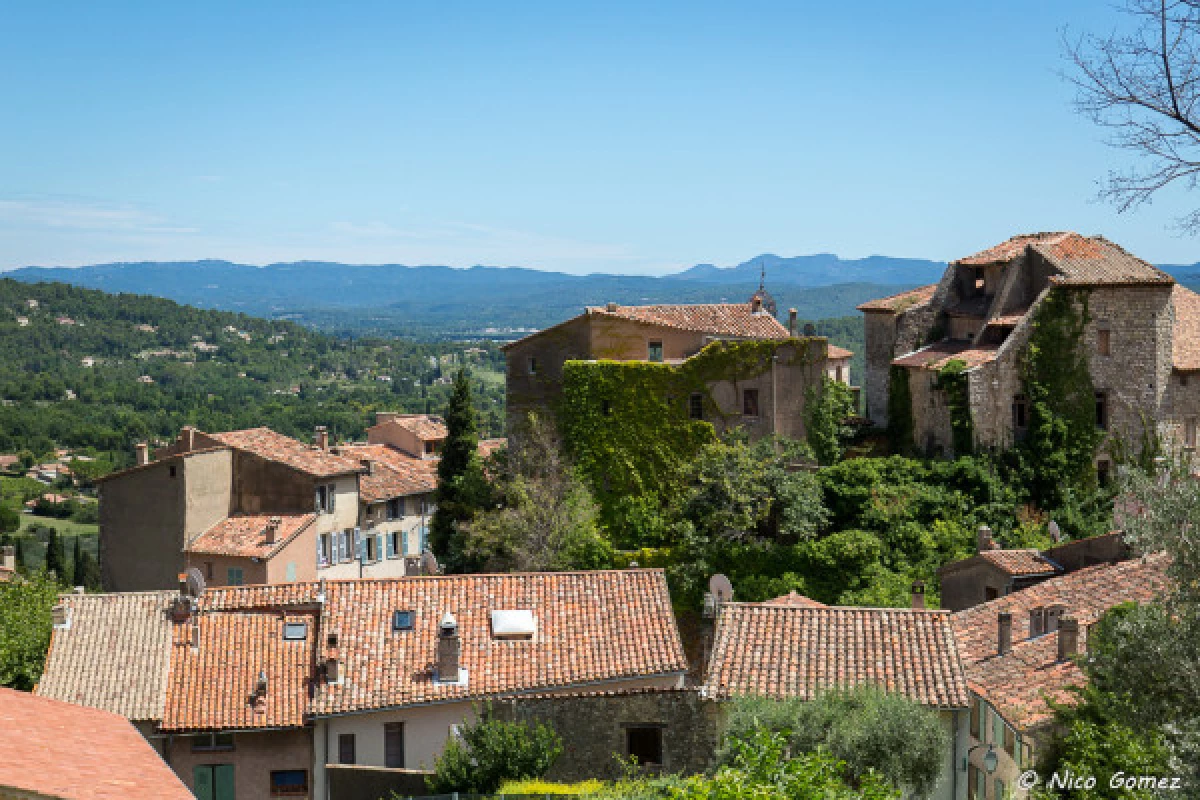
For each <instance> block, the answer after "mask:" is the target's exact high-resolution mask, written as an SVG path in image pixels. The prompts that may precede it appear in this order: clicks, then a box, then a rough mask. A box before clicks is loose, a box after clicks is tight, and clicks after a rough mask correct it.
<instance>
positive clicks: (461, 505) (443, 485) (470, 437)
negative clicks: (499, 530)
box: [429, 369, 489, 572]
mask: <svg viewBox="0 0 1200 800" xmlns="http://www.w3.org/2000/svg"><path fill="white" fill-rule="evenodd" d="M445 419H446V443H445V445H443V447H442V458H441V461H440V462H439V463H438V486H437V491H436V492H434V502H435V503H436V504H437V510H436V511H435V512H434V515H433V520H432V522H431V524H430V529H429V537H430V544H431V545H432V547H433V550H434V552H435V553H436V554H437V556H438V558H439V559H441V560H442V563H443V564H444V565H445V566H446V569H447V570H448V571H451V572H457V571H465V570H466V569H468V568H469V567H470V566H471V564H470V562H469V560H468V559H467V556H466V553H465V548H464V546H463V540H462V536H463V532H462V530H460V526H461V525H462V523H465V522H467V521H469V520H470V519H471V518H472V517H473V516H474V515H475V512H476V511H478V510H479V509H480V508H482V507H483V506H484V505H485V504H487V500H488V495H489V491H488V484H487V480H486V478H485V477H484V474H483V466H482V464H481V463H480V460H479V433H478V430H477V427H476V421H475V408H474V406H473V404H472V402H471V383H470V381H468V380H467V373H466V370H465V369H464V370H459V371H458V376H457V377H456V378H455V379H454V391H453V393H452V394H451V396H450V402H449V405H447V407H446V414H445Z"/></svg>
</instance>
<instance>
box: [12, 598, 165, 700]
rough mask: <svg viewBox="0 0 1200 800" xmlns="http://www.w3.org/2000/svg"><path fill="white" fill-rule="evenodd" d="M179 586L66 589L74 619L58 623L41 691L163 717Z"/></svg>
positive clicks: (56, 697)
mask: <svg viewBox="0 0 1200 800" xmlns="http://www.w3.org/2000/svg"><path fill="white" fill-rule="evenodd" d="M177 594H178V593H177V592H174V591H161V592H123V593H120V594H66V595H61V596H60V597H59V602H60V603H62V604H63V605H65V606H66V607H67V613H68V620H69V622H70V624H69V625H68V626H67V627H65V628H55V630H54V632H53V635H52V637H51V639H50V650H49V652H48V653H47V654H46V668H45V670H44V671H43V673H42V679H41V682H40V683H38V686H37V689H36V690H35V691H36V693H37V694H39V695H41V696H43V697H48V698H51V699H53V700H62V701H65V702H68V703H77V704H79V705H84V706H91V707H93V708H100V709H104V710H105V711H111V712H113V713H114V714H120V715H121V716H123V717H126V718H127V719H132V720H157V719H161V718H162V714H163V706H164V704H165V702H166V700H165V692H166V685H167V666H168V662H169V658H170V642H171V625H170V622H169V621H168V619H167V609H168V608H169V607H170V604H171V600H172V598H174V597H175V596H176V595H177Z"/></svg>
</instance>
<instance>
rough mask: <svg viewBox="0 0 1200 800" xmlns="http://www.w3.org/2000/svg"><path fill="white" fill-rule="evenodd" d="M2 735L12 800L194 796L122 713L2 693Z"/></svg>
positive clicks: (3, 779) (1, 755) (0, 755)
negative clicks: (14, 799)
mask: <svg viewBox="0 0 1200 800" xmlns="http://www.w3.org/2000/svg"><path fill="white" fill-rule="evenodd" d="M0 730H2V731H4V733H5V735H4V736H0V795H3V796H5V797H8V796H13V797H27V796H34V797H57V798H66V800H127V798H133V797H153V798H155V800H191V798H192V793H191V792H190V791H188V789H187V787H186V786H184V785H183V783H181V782H180V780H179V778H178V777H176V776H175V773H174V772H172V771H171V768H170V767H168V766H167V765H166V764H165V763H164V762H163V760H162V759H161V758H159V756H158V754H157V753H155V752H154V748H153V747H151V746H150V743H149V742H147V741H146V740H145V739H144V738H143V737H142V735H141V734H140V733H138V732H137V729H135V728H134V727H133V726H132V725H130V724H129V721H128V720H127V719H125V718H123V717H122V716H120V715H118V714H113V713H110V712H107V711H101V710H99V709H95V708H84V707H82V706H77V705H72V704H69V703H63V702H59V701H56V700H51V699H48V698H45V697H37V696H35V695H32V694H27V693H25V692H18V691H15V690H13V689H0ZM7 789H11V790H15V791H16V792H17V794H12V795H10V793H9V792H8V791H6V790H7ZM26 793H30V794H26Z"/></svg>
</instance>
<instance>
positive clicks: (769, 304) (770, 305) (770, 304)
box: [750, 258, 779, 317]
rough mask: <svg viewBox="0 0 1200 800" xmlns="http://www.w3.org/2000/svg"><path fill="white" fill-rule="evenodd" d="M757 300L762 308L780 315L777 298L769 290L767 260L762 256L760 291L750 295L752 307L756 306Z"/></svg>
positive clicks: (774, 314)
mask: <svg viewBox="0 0 1200 800" xmlns="http://www.w3.org/2000/svg"><path fill="white" fill-rule="evenodd" d="M755 300H758V301H759V302H760V304H761V306H762V310H763V311H765V312H767V313H768V314H770V315H771V316H772V317H775V316H777V315H778V312H779V308H778V307H777V306H776V305H775V298H774V297H771V293H770V292H768V291H767V262H766V261H765V260H763V259H761V258H760V259H759V260H758V291H757V292H755V293H754V294H752V295H750V306H751V307H753V306H754V301H755Z"/></svg>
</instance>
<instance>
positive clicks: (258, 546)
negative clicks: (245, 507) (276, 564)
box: [186, 511, 317, 558]
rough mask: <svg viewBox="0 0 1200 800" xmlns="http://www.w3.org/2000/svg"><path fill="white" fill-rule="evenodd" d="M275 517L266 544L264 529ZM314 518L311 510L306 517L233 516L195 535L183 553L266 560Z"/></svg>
mask: <svg viewBox="0 0 1200 800" xmlns="http://www.w3.org/2000/svg"><path fill="white" fill-rule="evenodd" d="M275 518H278V519H279V528H278V530H277V531H276V532H275V536H274V537H273V539H272V541H267V528H268V527H269V526H270V524H271V520H272V519H275ZM316 518H317V515H316V514H315V513H313V512H311V511H310V512H308V513H307V514H297V513H294V512H293V513H290V514H284V513H276V514H234V515H233V516H230V517H226V518H225V519H223V520H221V521H220V522H218V523H217V524H215V525H213V526H212V527H211V528H209V529H208V530H206V531H205V532H204V533H202V534H200V535H199V536H197V537H196V538H195V539H193V540H192V541H191V543H190V544H188V546H187V548H186V550H187V552H189V553H209V554H212V555H220V556H246V557H256V558H269V557H270V556H271V554H273V553H274V552H275V551H276V550H278V549H279V548H281V547H283V546H284V545H285V544H287V543H288V542H289V541H291V539H292V537H294V536H296V535H297V534H298V533H300V532H301V531H303V530H304V529H305V528H307V527H308V526H309V525H311V524H312V523H313V521H314V520H315V519H316Z"/></svg>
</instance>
